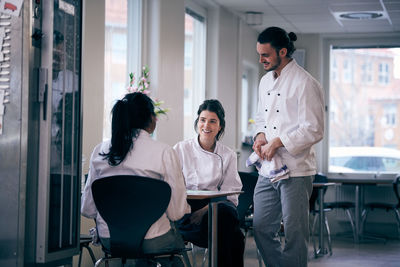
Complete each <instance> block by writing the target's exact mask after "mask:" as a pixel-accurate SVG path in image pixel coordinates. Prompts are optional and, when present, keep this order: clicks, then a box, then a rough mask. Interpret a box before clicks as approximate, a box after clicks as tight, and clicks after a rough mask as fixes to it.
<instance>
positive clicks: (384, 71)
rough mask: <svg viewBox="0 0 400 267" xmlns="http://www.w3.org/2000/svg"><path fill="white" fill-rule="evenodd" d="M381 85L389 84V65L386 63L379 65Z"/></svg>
mask: <svg viewBox="0 0 400 267" xmlns="http://www.w3.org/2000/svg"><path fill="white" fill-rule="evenodd" d="M378 80H379V83H380V84H382V85H386V84H388V83H389V64H388V63H386V62H384V63H380V64H379V77H378Z"/></svg>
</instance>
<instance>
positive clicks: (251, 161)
mask: <svg viewBox="0 0 400 267" xmlns="http://www.w3.org/2000/svg"><path fill="white" fill-rule="evenodd" d="M251 165H254V166H256V168H257V170H258V174H259V175H261V176H264V177H267V178H269V179H270V180H271V182H272V183H275V182H278V181H280V180H283V179H288V178H289V169H288V168H287V166H286V165H285V164H283V162H282V159H281V157H280V156H279V154H275V155H274V156H273V157H272V160H271V161H268V160H262V159H261V158H260V157H259V156H258V155H257V154H256V153H255V152H253V153H252V154H251V155H250V157H249V158H248V159H247V160H246V166H247V167H249V166H251Z"/></svg>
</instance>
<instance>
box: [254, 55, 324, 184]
mask: <svg viewBox="0 0 400 267" xmlns="http://www.w3.org/2000/svg"><path fill="white" fill-rule="evenodd" d="M324 110H325V109H324V96H323V91H322V87H321V85H320V84H319V83H318V82H317V81H316V80H315V79H314V78H313V77H312V76H311V75H310V74H309V73H308V72H307V71H305V70H304V69H303V68H302V67H300V66H299V65H297V63H296V61H295V60H294V59H293V60H292V61H290V62H289V63H288V64H287V65H286V66H285V67H284V68H283V70H282V71H281V74H280V75H279V76H278V78H276V79H275V78H274V72H273V71H270V72H268V73H267V74H265V75H264V76H263V77H262V78H261V81H260V86H259V103H258V111H257V115H256V128H257V131H256V133H260V132H263V133H265V137H266V138H267V141H268V140H272V139H273V138H275V137H279V138H280V139H281V141H282V143H283V145H284V147H281V148H279V151H280V154H281V156H282V161H283V163H284V164H286V165H287V166H288V168H289V171H290V176H291V177H296V176H307V175H313V174H315V173H316V168H317V166H316V159H315V151H314V148H313V145H314V144H315V143H317V142H319V141H320V140H321V139H322V138H323V136H324Z"/></svg>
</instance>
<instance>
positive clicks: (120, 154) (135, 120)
mask: <svg viewBox="0 0 400 267" xmlns="http://www.w3.org/2000/svg"><path fill="white" fill-rule="evenodd" d="M156 121H157V118H156V114H155V113H154V104H153V101H152V100H151V99H150V98H149V97H148V96H146V95H145V94H142V93H137V92H136V93H129V94H127V95H125V97H124V98H123V99H122V100H118V101H117V103H116V104H115V105H114V107H113V109H112V136H111V141H105V142H102V143H100V144H98V145H97V146H96V147H95V149H94V150H93V153H92V157H91V159H90V169H89V174H88V180H87V182H86V186H85V189H84V193H83V195H82V206H81V213H82V215H84V216H85V217H88V218H94V219H95V220H96V225H97V230H98V235H99V237H100V240H101V242H102V244H103V246H105V247H106V248H109V247H110V239H109V238H110V233H109V229H108V227H107V224H106V222H105V221H104V220H103V219H102V218H101V216H100V214H99V213H98V211H97V209H96V206H95V204H94V201H93V196H92V191H91V188H92V183H93V181H95V180H97V179H101V178H103V177H107V176H113V175H138V176H145V177H151V178H155V179H160V180H163V181H165V182H167V183H168V184H169V185H170V187H171V200H170V203H169V205H168V208H167V210H166V212H165V213H164V214H163V215H162V216H161V217H160V219H158V220H157V221H156V222H155V223H154V224H153V225H152V226H151V227H150V229H149V230H148V232H147V234H146V236H145V240H144V242H143V252H144V253H152V252H156V251H159V250H160V249H163V250H168V249H171V250H172V249H174V248H182V247H184V244H183V241H182V238H181V235H180V234H179V233H176V232H175V231H174V230H173V229H172V228H171V225H170V221H169V220H171V221H176V220H178V219H180V218H182V216H183V215H184V214H185V213H189V212H190V207H189V205H188V204H187V202H186V188H185V183H184V178H183V176H182V171H181V166H180V164H179V159H178V157H177V155H176V152H175V151H174V150H173V148H172V147H170V146H168V145H166V144H163V143H161V142H158V141H155V140H153V139H152V138H151V136H150V134H151V133H153V131H154V129H155V127H156ZM149 194H151V192H149ZM154 197H156V196H154Z"/></svg>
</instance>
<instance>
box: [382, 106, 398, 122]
mask: <svg viewBox="0 0 400 267" xmlns="http://www.w3.org/2000/svg"><path fill="white" fill-rule="evenodd" d="M396 113H397V105H396V104H387V105H384V106H383V122H384V125H386V126H391V127H393V126H395V125H396Z"/></svg>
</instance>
